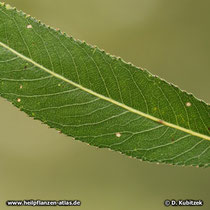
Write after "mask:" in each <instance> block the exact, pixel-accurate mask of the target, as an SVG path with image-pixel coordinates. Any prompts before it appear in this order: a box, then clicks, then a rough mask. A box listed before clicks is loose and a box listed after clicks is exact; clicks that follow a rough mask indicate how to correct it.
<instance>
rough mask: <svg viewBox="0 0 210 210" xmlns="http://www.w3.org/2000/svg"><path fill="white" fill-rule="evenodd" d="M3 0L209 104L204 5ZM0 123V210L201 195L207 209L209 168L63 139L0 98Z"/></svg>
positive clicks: (101, 209)
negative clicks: (31, 202)
mask: <svg viewBox="0 0 210 210" xmlns="http://www.w3.org/2000/svg"><path fill="white" fill-rule="evenodd" d="M6 3H10V4H11V5H13V6H15V7H17V8H18V9H21V10H23V11H25V12H26V13H28V14H31V15H32V16H34V17H36V18H37V19H40V20H42V22H44V23H46V24H49V25H51V26H53V27H56V28H60V29H61V30H62V31H65V32H67V33H68V34H70V35H73V37H75V38H77V39H80V40H85V41H86V42H88V43H90V44H92V45H97V46H99V47H100V48H102V49H104V50H106V51H107V52H109V53H111V54H113V55H116V56H120V57H122V58H123V59H124V60H126V61H130V62H132V63H133V64H135V65H137V66H141V67H143V68H146V69H148V70H149V71H150V72H151V73H153V74H156V75H159V76H160V77H162V78H164V79H166V80H167V81H169V82H171V83H174V84H176V85H178V86H179V87H180V88H181V89H184V90H186V91H188V92H192V93H194V95H195V96H196V97H198V98H200V99H202V100H205V101H206V102H210V95H209V90H210V88H209V76H210V59H209V58H210V41H209V37H210V27H209V26H210V12H209V8H210V1H209V0H202V1H198V0H173V1H168V0H117V1H116V0H115V1H113V0H106V1H105V0H103V1H102V0H86V1H84V0H74V1H73V0H30V1H29V0H7V1H6ZM0 127H1V132H0V210H4V209H7V208H8V207H6V205H5V201H6V200H8V199H10V200H11V199H21V200H23V199H42V200H44V199H50V200H53V199H55V200H59V199H69V200H70V199H79V200H81V201H82V206H81V207H65V208H79V209H81V210H83V209H84V210H107V209H108V210H128V209H131V210H139V209H143V210H159V209H164V208H166V207H164V205H163V201H164V200H165V199H167V198H168V199H203V200H204V206H203V207H199V209H202V210H204V209H206V210H207V209H210V197H209V194H210V182H209V176H210V169H209V168H207V169H203V168H194V167H178V166H169V165H157V164H154V163H147V162H141V161H139V160H135V159H131V158H129V157H127V156H124V155H121V154H118V153H116V152H112V151H109V150H107V149H97V148H95V147H92V146H88V145H86V144H84V143H81V142H79V141H73V140H72V139H71V138H68V137H66V136H64V135H61V134H59V133H57V132H56V131H55V130H53V129H49V128H48V127H47V126H46V125H42V124H41V123H40V122H39V121H34V120H32V119H30V118H29V117H27V116H26V114H24V113H22V112H20V111H18V109H16V108H15V107H13V106H12V105H11V104H10V103H8V102H6V100H4V99H0ZM13 208H16V207H13ZM22 208H26V209H32V208H33V207H22ZM22 208H21V209H22ZM36 208H42V209H45V208H48V209H51V208H52V207H36ZM177 208H178V209H180V210H184V209H188V208H187V207H177ZM197 208H198V207H197ZM56 209H64V207H56Z"/></svg>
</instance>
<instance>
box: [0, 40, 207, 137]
mask: <svg viewBox="0 0 210 210" xmlns="http://www.w3.org/2000/svg"><path fill="white" fill-rule="evenodd" d="M0 45H1V46H2V47H4V48H5V49H7V50H9V51H10V52H12V53H14V54H15V55H17V56H19V57H20V58H22V59H24V60H26V61H28V62H30V63H32V64H33V65H35V66H37V67H39V68H40V69H42V70H44V71H46V72H48V73H49V74H51V75H53V76H54V77H56V78H58V79H61V80H63V81H65V82H67V83H69V84H71V85H73V86H75V87H77V88H79V89H81V90H83V91H85V92H87V93H89V94H92V95H94V96H96V97H98V98H101V99H103V100H105V101H108V102H110V103H113V104H115V105H117V106H119V107H122V108H124V109H126V110H128V111H130V112H133V113H135V114H138V115H140V116H143V117H145V118H148V119H150V120H153V121H155V122H158V123H161V124H163V125H165V126H168V127H171V128H175V129H177V130H180V131H183V132H185V133H189V134H190V135H193V136H197V137H200V138H203V139H205V140H209V141H210V137H209V136H206V135H203V134H200V133H197V132H195V131H191V130H189V129H186V128H183V127H180V126H178V125H174V124H172V123H169V122H166V121H163V120H161V119H159V118H156V117H153V116H151V115H149V114H146V113H143V112H141V111H139V110H136V109H134V108H132V107H129V106H127V105H125V104H122V103H120V102H118V101H115V100H113V99H111V98H108V97H106V96H103V95H101V94H99V93H96V92H94V91H92V90H90V89H88V88H85V87H83V86H81V85H79V84H77V83H75V82H73V81H71V80H68V79H66V78H65V77H63V76H61V75H59V74H57V73H55V72H52V71H51V70H49V69H47V68H45V67H44V66H42V65H40V64H38V63H36V62H35V61H33V60H32V59H30V58H28V57H26V56H24V55H22V54H20V53H19V52H17V51H15V50H14V49H12V48H10V47H9V46H7V45H6V44H4V43H2V42H0Z"/></svg>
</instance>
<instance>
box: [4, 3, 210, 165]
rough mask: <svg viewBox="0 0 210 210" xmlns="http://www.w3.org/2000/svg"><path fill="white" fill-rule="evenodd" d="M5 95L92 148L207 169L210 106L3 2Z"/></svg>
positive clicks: (22, 108)
mask: <svg viewBox="0 0 210 210" xmlns="http://www.w3.org/2000/svg"><path fill="white" fill-rule="evenodd" d="M0 94H1V96H2V97H4V98H6V99H7V100H9V101H11V102H12V103H13V104H14V105H15V106H17V107H18V108H20V109H21V110H22V111H24V112H26V113H27V114H28V115H29V116H31V117H34V118H35V119H39V120H41V121H42V122H44V123H46V124H48V125H49V126H50V127H52V128H56V129H57V130H59V131H61V132H62V133H64V134H66V135H69V136H72V137H74V138H75V139H78V140H81V141H84V142H87V143H89V144H91V145H95V146H98V147H105V148H110V149H112V150H116V151H120V152H122V153H124V154H126V155H129V156H132V157H136V158H138V159H143V160H148V161H153V162H154V161H155V162H164V163H171V164H177V165H178V164H179V165H199V166H209V165H210V137H209V134H210V131H209V127H210V110H209V105H208V104H206V103H204V102H202V101H200V100H198V99H196V98H195V97H194V96H193V95H192V94H188V93H186V92H184V91H182V90H180V89H179V88H177V87H175V86H174V85H172V84H169V83H167V82H166V81H164V80H162V79H160V78H158V77H156V76H153V75H152V74H151V73H149V72H148V71H146V70H143V69H140V68H137V67H135V66H133V65H131V64H127V63H125V62H124V61H123V60H121V59H120V58H115V57H113V56H110V55H108V54H106V53H105V52H104V51H102V50H100V49H98V48H96V47H92V46H89V45H87V44H86V43H84V42H81V41H78V40H74V39H73V38H72V37H68V36H67V35H65V34H62V33H61V32H60V31H56V30H54V29H52V28H49V27H47V26H45V25H44V24H42V23H40V22H38V21H36V20H35V19H33V18H31V17H29V16H26V15H25V14H24V13H22V12H20V11H17V10H16V9H13V8H11V7H8V6H5V5H3V4H2V5H1V6H0Z"/></svg>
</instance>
